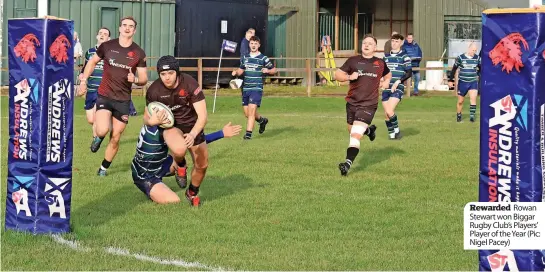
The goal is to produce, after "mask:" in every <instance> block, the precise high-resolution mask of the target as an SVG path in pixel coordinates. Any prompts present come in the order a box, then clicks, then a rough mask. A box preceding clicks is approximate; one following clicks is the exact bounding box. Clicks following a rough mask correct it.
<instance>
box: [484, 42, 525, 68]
mask: <svg viewBox="0 0 545 272" xmlns="http://www.w3.org/2000/svg"><path fill="white" fill-rule="evenodd" d="M521 44H522V45H523V46H524V49H525V50H529V46H528V42H526V40H525V39H524V37H523V36H522V34H520V33H511V34H509V35H507V36H505V37H504V38H503V39H501V40H500V42H498V44H497V45H496V46H495V47H494V49H492V50H491V51H490V53H488V56H489V57H490V59H491V60H492V63H493V64H494V65H498V64H500V63H501V66H502V67H501V70H502V71H506V72H507V73H508V74H509V73H511V71H513V68H514V69H515V70H517V72H519V73H520V68H522V67H524V64H523V63H522V51H521V47H520V45H521Z"/></svg>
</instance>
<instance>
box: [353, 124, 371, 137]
mask: <svg viewBox="0 0 545 272" xmlns="http://www.w3.org/2000/svg"><path fill="white" fill-rule="evenodd" d="M366 130H367V124H363V125H353V126H352V129H350V135H354V134H357V135H360V137H361V136H363V134H364V133H365V131H366Z"/></svg>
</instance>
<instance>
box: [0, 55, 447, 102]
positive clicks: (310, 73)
mask: <svg viewBox="0 0 545 272" xmlns="http://www.w3.org/2000/svg"><path fill="white" fill-rule="evenodd" d="M148 59H150V60H156V59H158V57H148ZM176 59H179V60H196V61H197V66H183V67H180V71H184V72H197V81H198V82H199V85H201V86H202V83H203V72H217V71H218V67H204V66H203V60H219V58H218V57H202V58H176ZM270 59H271V60H273V61H277V60H299V61H303V60H304V63H305V67H298V68H293V67H291V68H276V70H277V71H278V72H298V73H302V74H304V77H303V81H304V82H305V86H306V87H307V88H306V91H307V96H309V97H310V96H311V93H312V85H313V84H312V82H313V81H314V80H313V78H315V76H316V73H318V72H321V71H325V72H327V71H332V72H334V71H335V70H337V69H336V68H317V67H313V66H312V65H311V64H312V62H313V61H315V63H319V61H320V60H323V58H272V57H271V58H270ZM337 59H339V60H340V59H342V60H345V59H347V58H346V57H342V58H341V57H339V58H335V60H337ZM448 59H453V58H423V59H422V62H424V63H425V62H426V61H430V60H434V61H441V60H443V61H444V60H448ZM222 60H239V58H222ZM2 63H8V62H7V57H2ZM235 68H236V67H221V68H220V71H221V72H231V71H233V70H234V69H235ZM80 69H81V66H76V67H74V70H76V71H79V70H80ZM451 69H452V67H436V68H413V71H422V72H425V71H429V70H443V71H447V70H448V71H450V70H451ZM0 70H1V71H8V68H6V67H2V68H1V69H0ZM148 71H156V67H155V66H148ZM406 85H407V86H408V88H406V89H405V92H406V96H408V97H410V95H411V91H412V79H409V80H408V82H407V84H406Z"/></svg>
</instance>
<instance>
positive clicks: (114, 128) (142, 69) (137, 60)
mask: <svg viewBox="0 0 545 272" xmlns="http://www.w3.org/2000/svg"><path fill="white" fill-rule="evenodd" d="M136 24H137V23H136V20H134V18H132V17H124V18H122V19H121V20H120V23H119V38H118V39H113V40H110V41H107V42H104V43H102V44H101V45H100V46H99V47H98V49H97V51H96V54H95V55H93V56H92V57H91V59H90V60H89V61H88V62H87V65H86V67H85V71H84V73H83V77H82V79H81V83H80V92H81V93H80V95H83V94H85V93H86V92H87V80H88V78H89V76H91V74H92V72H93V70H94V69H95V67H96V65H97V63H99V62H100V61H101V60H103V65H104V73H103V77H102V81H101V82H100V86H99V87H98V98H97V102H96V108H97V110H96V113H95V129H96V135H97V136H96V137H94V139H93V142H92V144H91V152H93V153H95V152H97V151H98V149H99V148H100V144H101V143H102V141H103V140H104V137H106V135H107V134H108V132H110V127H111V133H110V142H109V143H108V146H107V147H106V152H105V154H104V160H103V161H102V165H101V166H100V169H99V170H98V175H99V176H105V175H106V170H107V169H108V168H109V167H110V165H111V163H112V161H113V159H114V158H115V155H116V154H117V151H118V149H119V140H120V138H121V134H123V131H124V130H125V127H126V126H127V123H128V122H129V107H130V102H131V92H132V89H131V87H132V84H133V83H135V84H137V85H141V86H143V85H145V84H146V82H147V81H148V76H147V68H146V53H145V52H144V50H142V48H140V46H138V45H137V44H136V43H134V42H133V37H134V34H135V33H136ZM135 72H136V73H137V74H138V77H136V76H135V75H134V73H135Z"/></svg>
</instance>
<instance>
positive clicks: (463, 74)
mask: <svg viewBox="0 0 545 272" xmlns="http://www.w3.org/2000/svg"><path fill="white" fill-rule="evenodd" d="M476 53H477V45H475V43H471V44H470V45H469V47H468V50H467V53H465V54H462V55H460V56H458V57H457V58H456V62H455V63H454V66H453V67H452V72H450V78H449V83H448V85H449V86H450V87H451V88H452V87H454V76H455V75H456V70H457V69H458V68H460V73H459V75H458V103H457V104H456V121H457V122H462V107H463V105H464V98H465V96H466V94H467V93H468V92H469V102H470V106H469V121H471V122H475V112H477V95H478V89H479V73H480V70H481V58H480V57H479V56H478V55H476Z"/></svg>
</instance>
